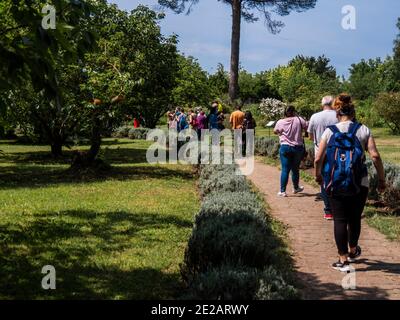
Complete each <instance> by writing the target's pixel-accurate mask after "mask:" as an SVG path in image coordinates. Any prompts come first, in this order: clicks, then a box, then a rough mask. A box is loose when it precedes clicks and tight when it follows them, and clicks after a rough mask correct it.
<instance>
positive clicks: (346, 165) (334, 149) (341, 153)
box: [323, 122, 368, 196]
mask: <svg viewBox="0 0 400 320" xmlns="http://www.w3.org/2000/svg"><path fill="white" fill-rule="evenodd" d="M360 127H361V124H360V123H358V122H354V123H352V124H351V125H350V127H349V131H348V132H347V133H343V132H340V131H339V129H338V128H337V127H336V125H333V126H329V127H328V128H329V129H330V130H331V131H332V132H333V135H332V137H331V138H330V140H329V142H328V147H327V151H326V159H325V163H324V168H323V177H324V188H325V190H326V193H327V194H328V195H330V196H354V195H356V194H358V193H359V192H360V186H361V179H362V178H363V177H365V176H366V175H368V171H367V167H366V165H365V155H364V148H363V147H362V146H361V143H360V140H358V138H357V136H356V133H357V130H358V129H359V128H360Z"/></svg>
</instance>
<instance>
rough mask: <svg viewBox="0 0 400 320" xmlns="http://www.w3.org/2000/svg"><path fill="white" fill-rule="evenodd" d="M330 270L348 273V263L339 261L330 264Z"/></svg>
mask: <svg viewBox="0 0 400 320" xmlns="http://www.w3.org/2000/svg"><path fill="white" fill-rule="evenodd" d="M332 268H333V269H335V270H338V271H341V272H350V263H349V262H348V261H345V262H341V261H340V260H339V261H338V262H335V263H333V264H332Z"/></svg>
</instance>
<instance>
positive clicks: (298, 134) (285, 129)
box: [274, 117, 308, 147]
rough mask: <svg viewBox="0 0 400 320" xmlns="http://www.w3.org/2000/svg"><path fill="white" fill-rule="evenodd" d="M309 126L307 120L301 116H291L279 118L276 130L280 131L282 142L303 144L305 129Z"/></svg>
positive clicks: (295, 144) (296, 144) (291, 144)
mask: <svg viewBox="0 0 400 320" xmlns="http://www.w3.org/2000/svg"><path fill="white" fill-rule="evenodd" d="M307 126H308V123H307V121H305V120H304V119H303V118H301V117H290V118H285V119H281V120H279V121H278V122H277V123H276V125H275V129H274V132H276V133H278V135H279V141H280V143H281V144H286V145H289V146H292V147H294V146H301V145H302V144H303V133H302V131H303V130H306V129H307Z"/></svg>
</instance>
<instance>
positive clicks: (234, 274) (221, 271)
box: [184, 265, 299, 300]
mask: <svg viewBox="0 0 400 320" xmlns="http://www.w3.org/2000/svg"><path fill="white" fill-rule="evenodd" d="M184 298H185V299H189V300H239V299H243V300H288V299H298V298H299V295H298V292H297V290H296V289H295V288H294V287H293V286H291V285H289V284H287V282H286V281H285V280H284V278H283V277H282V275H281V274H280V273H279V272H278V271H276V270H275V269H274V268H273V267H271V266H269V267H267V268H266V269H265V270H259V269H255V268H233V267H232V266H229V265H228V266H222V267H220V268H215V269H211V270H210V271H208V272H205V273H202V274H200V275H199V276H198V277H197V278H196V280H195V281H194V282H193V283H192V285H191V287H190V290H189V294H188V295H187V296H185V297H184Z"/></svg>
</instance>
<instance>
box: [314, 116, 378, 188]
mask: <svg viewBox="0 0 400 320" xmlns="http://www.w3.org/2000/svg"><path fill="white" fill-rule="evenodd" d="M351 123H353V122H352V121H350V120H348V121H344V122H339V123H337V124H336V127H337V128H338V129H339V131H340V132H348V131H349V127H350V124H351ZM332 135H333V132H332V130H331V129H329V128H327V129H325V131H324V133H323V134H322V137H321V141H322V140H324V141H325V142H326V143H329V140H330V139H331V137H332ZM356 136H357V138H358V140H359V141H360V143H361V146H362V147H363V148H364V150H368V140H369V137H371V136H372V134H371V131H370V130H369V129H368V127H367V126H365V125H361V127H360V128H359V129H358V130H357V132H356ZM361 185H362V186H364V187H367V188H368V186H369V183H368V176H366V177H363V178H362V180H361Z"/></svg>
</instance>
